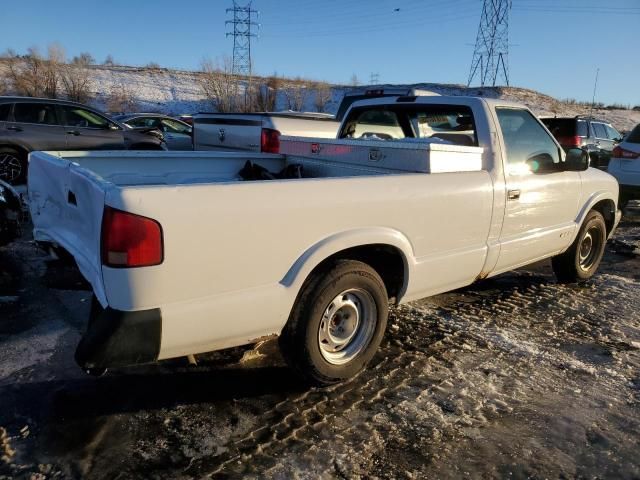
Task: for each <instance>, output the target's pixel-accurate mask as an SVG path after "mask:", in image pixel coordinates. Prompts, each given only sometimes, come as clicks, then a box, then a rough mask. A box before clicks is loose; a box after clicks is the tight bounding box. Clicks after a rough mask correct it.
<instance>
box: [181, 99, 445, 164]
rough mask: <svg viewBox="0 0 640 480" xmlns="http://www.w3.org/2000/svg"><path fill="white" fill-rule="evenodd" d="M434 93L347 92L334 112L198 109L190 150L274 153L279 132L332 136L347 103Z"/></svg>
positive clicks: (348, 105) (335, 131) (301, 135)
mask: <svg viewBox="0 0 640 480" xmlns="http://www.w3.org/2000/svg"><path fill="white" fill-rule="evenodd" d="M402 95H412V96H415V95H421V96H427V95H436V94H434V93H432V92H428V91H424V90H418V89H409V90H408V89H406V88H378V89H368V90H354V91H351V92H347V93H346V94H345V95H344V97H343V98H342V101H341V102H340V105H339V106H338V112H337V114H336V115H331V114H328V113H315V112H261V113H198V114H197V115H195V116H194V118H193V125H194V132H193V145H194V150H244V151H250V152H264V153H278V151H279V148H280V137H281V136H297V137H315V138H336V134H337V132H338V127H340V122H341V121H342V118H343V117H344V114H345V113H346V112H347V110H348V109H349V107H350V106H351V104H353V103H354V102H357V101H360V100H364V99H371V98H388V97H397V96H402Z"/></svg>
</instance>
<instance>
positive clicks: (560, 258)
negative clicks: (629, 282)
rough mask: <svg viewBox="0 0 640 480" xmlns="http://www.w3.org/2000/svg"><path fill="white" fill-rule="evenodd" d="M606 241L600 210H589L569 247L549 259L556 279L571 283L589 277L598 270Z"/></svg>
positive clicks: (605, 227)
mask: <svg viewBox="0 0 640 480" xmlns="http://www.w3.org/2000/svg"><path fill="white" fill-rule="evenodd" d="M606 242H607V226H606V225H605V223H604V218H603V216H602V214H601V213H600V212H597V211H595V210H591V211H590V212H589V213H588V215H587V218H585V220H584V222H583V224H582V227H580V231H579V232H578V236H577V237H576V239H575V241H574V242H573V243H572V244H571V246H570V247H569V249H568V250H567V251H566V252H564V253H562V254H560V255H557V256H555V257H553V259H552V260H551V264H552V266H553V271H554V273H555V274H556V278H557V279H558V281H559V282H561V283H573V282H583V281H585V280H588V279H590V278H591V277H592V276H593V275H594V273H596V270H598V266H599V265H600V261H601V260H602V256H603V255H604V247H605V244H606Z"/></svg>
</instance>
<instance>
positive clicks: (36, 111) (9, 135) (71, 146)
mask: <svg viewBox="0 0 640 480" xmlns="http://www.w3.org/2000/svg"><path fill="white" fill-rule="evenodd" d="M148 130H149V129H146V130H145V129H134V130H132V129H128V128H126V127H125V126H124V125H122V124H121V123H119V122H117V121H115V120H113V119H110V118H108V117H107V116H105V115H104V114H103V113H101V112H99V111H98V110H96V109H93V108H91V107H87V106H86V105H82V104H80V103H74V102H67V101H64V100H51V99H44V98H28V97H0V179H2V180H5V181H7V182H9V183H12V184H16V183H20V182H23V181H24V180H26V174H27V161H28V159H27V156H28V154H29V152H32V151H34V150H123V149H127V150H163V149H166V146H165V144H164V140H163V139H162V138H161V137H162V135H160V134H158V135H149V133H148Z"/></svg>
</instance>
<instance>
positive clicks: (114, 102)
mask: <svg viewBox="0 0 640 480" xmlns="http://www.w3.org/2000/svg"><path fill="white" fill-rule="evenodd" d="M106 108H107V111H109V112H118V113H125V112H135V111H136V110H138V102H137V101H136V99H135V97H134V95H133V93H132V92H131V90H129V88H128V87H127V86H126V85H125V84H124V83H122V84H120V85H118V86H116V87H114V88H112V89H111V92H110V93H109V95H108V96H107V99H106Z"/></svg>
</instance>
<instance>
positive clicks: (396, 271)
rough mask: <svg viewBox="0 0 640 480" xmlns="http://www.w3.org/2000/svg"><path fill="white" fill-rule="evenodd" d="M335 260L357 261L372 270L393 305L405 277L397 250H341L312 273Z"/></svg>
mask: <svg viewBox="0 0 640 480" xmlns="http://www.w3.org/2000/svg"><path fill="white" fill-rule="evenodd" d="M336 260H358V261H360V262H363V263H366V264H367V265H369V266H370V267H371V268H373V269H374V270H375V271H376V272H377V273H378V275H380V278H382V281H383V282H384V286H385V287H386V289H387V294H388V295H389V300H390V303H395V301H396V299H397V298H398V295H400V293H401V291H402V288H403V287H404V284H405V275H406V273H405V259H404V255H403V254H402V252H401V251H400V250H399V249H398V248H396V247H393V246H391V245H384V244H372V245H362V246H359V247H352V248H348V249H346V250H341V251H340V252H337V253H334V254H333V255H331V256H330V257H328V258H326V259H324V260H323V261H322V262H320V264H319V265H317V266H316V267H315V268H314V269H313V272H312V273H314V272H316V271H318V270H320V269H322V268H325V267H327V266H328V265H329V264H331V263H333V262H335V261H336Z"/></svg>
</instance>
